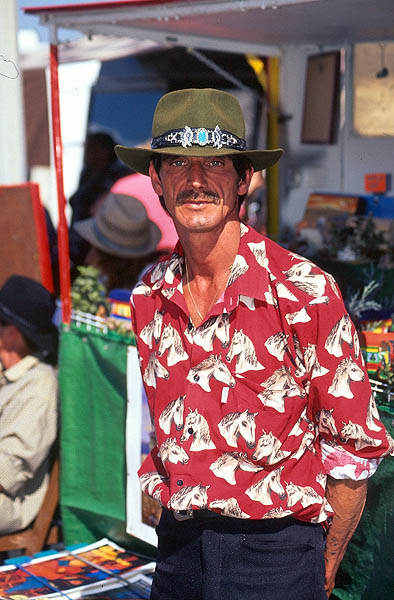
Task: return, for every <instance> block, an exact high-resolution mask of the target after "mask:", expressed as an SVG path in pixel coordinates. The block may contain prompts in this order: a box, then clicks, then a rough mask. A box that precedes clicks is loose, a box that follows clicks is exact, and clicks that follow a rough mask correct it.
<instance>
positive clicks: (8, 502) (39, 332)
mask: <svg viewBox="0 0 394 600" xmlns="http://www.w3.org/2000/svg"><path fill="white" fill-rule="evenodd" d="M54 310H55V301H54V299H53V297H52V295H51V294H50V293H49V292H48V290H47V289H45V288H44V287H43V286H42V285H41V284H40V283H38V282H37V281H33V280H32V279H30V278H29V277H24V276H22V275H12V276H11V277H9V278H8V279H7V281H6V282H5V283H4V284H3V286H2V287H1V288H0V365H1V368H0V534H1V535H4V534H7V533H12V532H15V531H19V530H21V529H24V528H25V527H27V526H28V525H29V524H30V523H31V522H32V521H33V519H34V518H35V517H36V515H37V514H38V511H39V509H40V507H41V504H42V502H43V499H44V496H45V493H46V490H47V488H48V480H49V468H50V456H49V454H50V449H51V447H52V445H53V443H54V441H55V439H56V435H57V415H58V397H57V390H58V385H57V373H56V369H55V367H54V366H53V363H55V362H56V358H57V342H58V332H57V329H56V327H55V326H54V325H53V323H52V317H53V313H54ZM51 363H52V364H51Z"/></svg>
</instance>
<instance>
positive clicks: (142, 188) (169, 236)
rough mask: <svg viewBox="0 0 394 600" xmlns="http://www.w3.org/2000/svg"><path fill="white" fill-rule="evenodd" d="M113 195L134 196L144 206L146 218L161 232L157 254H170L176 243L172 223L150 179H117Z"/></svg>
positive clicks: (175, 233) (139, 174)
mask: <svg viewBox="0 0 394 600" xmlns="http://www.w3.org/2000/svg"><path fill="white" fill-rule="evenodd" d="M111 192H112V193H114V194H126V195H128V196H134V198H137V199H138V200H139V201H140V202H142V203H143V204H144V206H145V209H146V212H147V213H148V218H149V219H150V220H151V221H153V222H154V223H156V225H157V226H158V227H159V229H160V231H161V240H160V242H159V243H158V245H157V248H156V250H157V251H158V252H170V251H171V252H172V250H173V248H174V246H175V244H176V243H177V241H178V234H177V232H176V230H175V227H174V222H173V220H172V219H171V217H170V216H169V215H168V213H167V212H166V211H165V210H164V208H163V207H162V206H160V201H159V198H158V197H157V195H156V194H155V192H154V191H153V188H152V184H151V181H150V177H147V176H146V175H142V174H141V173H135V174H133V175H127V176H126V177H122V178H121V179H118V180H117V181H116V182H115V183H114V185H113V186H112V188H111Z"/></svg>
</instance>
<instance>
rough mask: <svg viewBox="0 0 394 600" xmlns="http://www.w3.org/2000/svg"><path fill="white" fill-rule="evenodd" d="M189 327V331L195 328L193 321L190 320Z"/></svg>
mask: <svg viewBox="0 0 394 600" xmlns="http://www.w3.org/2000/svg"><path fill="white" fill-rule="evenodd" d="M187 328H188V330H189V331H191V330H192V329H193V323H192V322H191V321H190V320H189V322H188V324H187Z"/></svg>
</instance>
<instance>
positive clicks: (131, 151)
mask: <svg viewBox="0 0 394 600" xmlns="http://www.w3.org/2000/svg"><path fill="white" fill-rule="evenodd" d="M152 136H153V139H152V144H151V149H146V148H129V147H127V146H115V152H116V154H117V155H118V157H119V158H120V159H121V160H122V161H123V162H124V163H126V165H128V166H129V167H131V169H133V170H134V171H137V172H139V173H143V174H144V175H148V174H149V163H150V161H151V160H152V158H153V157H154V155H155V154H174V155H176V156H181V155H182V156H185V155H188V156H233V155H236V154H239V155H242V156H244V157H245V158H248V159H249V160H250V162H251V163H252V165H253V167H254V170H255V171H261V170H262V169H266V168H267V167H272V166H273V165H274V164H275V163H276V162H277V161H278V160H279V159H280V157H281V156H282V153H283V150H281V149H280V148H277V149H275V150H247V148H246V143H245V122H244V117H243V114H242V110H241V107H240V105H239V102H238V100H237V99H236V98H235V97H234V96H232V95H231V94H228V93H227V92H222V91H220V90H214V89H211V88H206V89H185V90H177V91H175V92H170V93H168V94H165V95H164V96H162V98H160V100H159V102H158V104H157V106H156V110H155V114H154V117H153V125H152Z"/></svg>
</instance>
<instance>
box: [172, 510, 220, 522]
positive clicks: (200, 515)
mask: <svg viewBox="0 0 394 600" xmlns="http://www.w3.org/2000/svg"><path fill="white" fill-rule="evenodd" d="M171 512H172V515H173V517H174V519H175V520H176V521H187V520H188V519H196V520H198V519H210V518H211V517H221V515H220V514H219V513H216V512H213V511H212V510H207V509H200V510H192V509H188V510H172V511H171Z"/></svg>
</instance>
